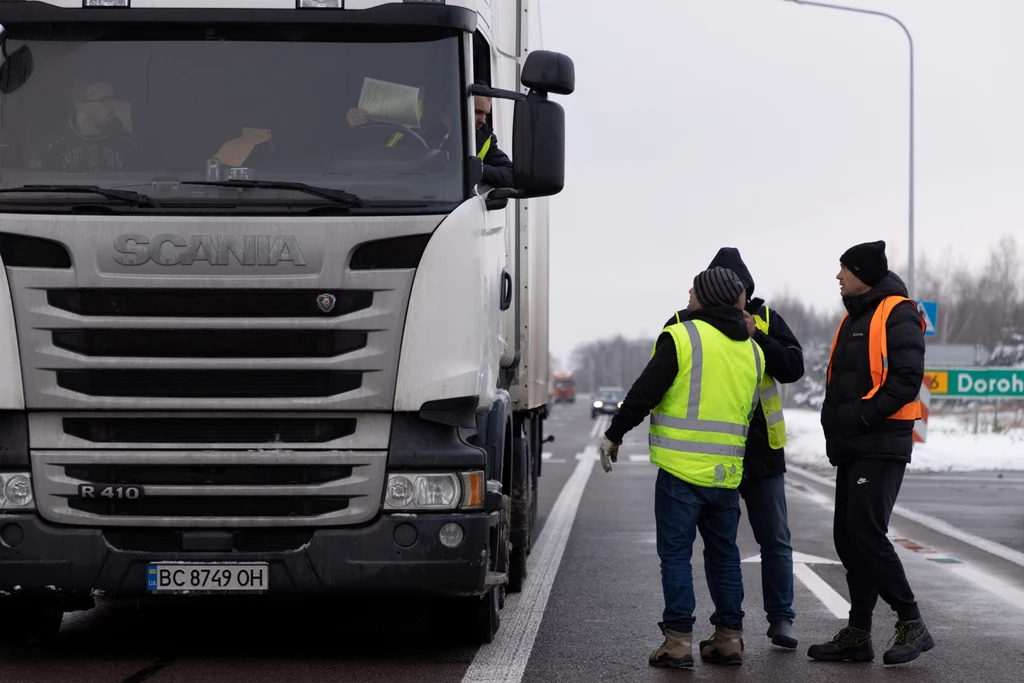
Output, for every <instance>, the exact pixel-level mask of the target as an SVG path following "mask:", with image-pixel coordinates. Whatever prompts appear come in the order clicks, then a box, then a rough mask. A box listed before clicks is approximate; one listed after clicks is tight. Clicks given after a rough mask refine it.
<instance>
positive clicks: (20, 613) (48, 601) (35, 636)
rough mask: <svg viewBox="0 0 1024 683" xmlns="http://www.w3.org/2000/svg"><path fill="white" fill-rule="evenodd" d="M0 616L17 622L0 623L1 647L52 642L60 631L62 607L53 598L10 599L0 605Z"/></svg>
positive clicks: (4, 621)
mask: <svg viewBox="0 0 1024 683" xmlns="http://www.w3.org/2000/svg"><path fill="white" fill-rule="evenodd" d="M0 613H2V614H12V615H17V619H5V620H3V621H2V622H0V643H19V642H27V641H33V640H38V641H47V640H51V639H52V638H54V637H55V636H56V635H57V632H58V631H60V625H61V622H62V621H63V620H64V606H63V604H62V603H61V602H60V601H59V600H56V599H52V598H11V599H7V600H3V601H0Z"/></svg>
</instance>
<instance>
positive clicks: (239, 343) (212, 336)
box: [52, 329, 367, 358]
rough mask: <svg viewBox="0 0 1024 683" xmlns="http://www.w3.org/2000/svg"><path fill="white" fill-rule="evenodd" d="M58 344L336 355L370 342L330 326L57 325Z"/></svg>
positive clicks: (175, 354) (142, 350)
mask: <svg viewBox="0 0 1024 683" xmlns="http://www.w3.org/2000/svg"><path fill="white" fill-rule="evenodd" d="M52 334H53V345H54V346H56V347H57V348H58V349H65V350H67V351H71V352H73V353H78V354H81V355H83V356H97V357H111V356H123V357H125V358H331V357H332V356H341V355H343V354H346V353H351V352H353V351H358V350H359V349H361V348H364V347H365V346H366V339H367V335H366V333H365V332H335V331H331V330H205V329H204V330H116V329H115V330H94V329H84V330H54V331H53V333H52Z"/></svg>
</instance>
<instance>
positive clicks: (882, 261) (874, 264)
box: [839, 240, 889, 287]
mask: <svg viewBox="0 0 1024 683" xmlns="http://www.w3.org/2000/svg"><path fill="white" fill-rule="evenodd" d="M839 262H840V263H841V264H843V265H844V266H846V267H847V268H849V269H850V270H851V271H852V272H853V274H854V275H856V276H857V278H858V279H860V281H861V282H863V283H864V284H866V285H867V286H868V287H874V286H875V285H877V284H878V283H879V282H881V281H882V278H884V277H885V276H886V275H888V274H889V261H888V259H886V258H885V242H884V241H882V240H879V241H877V242H865V243H863V244H858V245H856V246H853V247H850V248H849V249H847V250H846V251H845V252H844V253H843V255H842V256H840V257H839Z"/></svg>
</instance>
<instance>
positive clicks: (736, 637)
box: [700, 626, 743, 664]
mask: <svg viewBox="0 0 1024 683" xmlns="http://www.w3.org/2000/svg"><path fill="white" fill-rule="evenodd" d="M741 652H743V629H739V630H737V631H734V630H732V629H731V628H725V627H724V626H716V627H715V635H713V636H712V637H711V640H702V641H701V642H700V658H701V659H703V660H704V661H705V662H708V663H710V664H742V663H743V655H742V654H740V653H741Z"/></svg>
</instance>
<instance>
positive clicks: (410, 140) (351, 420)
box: [0, 0, 575, 642]
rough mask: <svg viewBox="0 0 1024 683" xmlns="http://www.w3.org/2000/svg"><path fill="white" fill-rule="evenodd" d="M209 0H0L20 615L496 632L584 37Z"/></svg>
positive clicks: (477, 20) (465, 21)
mask: <svg viewBox="0 0 1024 683" xmlns="http://www.w3.org/2000/svg"><path fill="white" fill-rule="evenodd" d="M183 4H186V5H187V4H190V3H180V2H174V1H172V0H167V1H166V2H162V1H161V0H14V1H11V2H3V3H0V43H2V47H3V50H2V55H3V57H2V63H0V114H2V116H0V220H2V222H0V377H2V381H0V609H3V610H4V611H7V610H17V613H18V614H20V615H22V620H21V621H20V623H17V624H14V623H13V622H12V623H11V624H7V625H4V626H0V637H14V636H16V635H19V634H20V635H22V636H33V637H35V636H40V637H42V636H47V635H52V634H53V633H55V632H56V631H57V629H58V628H59V626H60V623H61V618H62V616H63V614H64V613H65V612H68V611H74V610H80V609H88V608H90V607H91V606H92V605H93V603H94V598H95V596H97V595H104V596H109V597H115V598H116V597H134V596H140V595H154V596H159V595H164V594H190V595H201V594H206V593H218V594H223V593H243V594H259V595H262V594H320V593H341V594H344V593H353V594H356V593H358V594H366V593H368V592H370V593H373V592H377V593H382V594H414V595H424V596H431V597H441V598H445V599H449V600H451V601H452V603H453V605H454V609H459V610H464V613H465V618H464V620H463V621H464V623H465V624H466V628H467V632H468V633H469V634H471V636H472V637H473V638H475V639H476V640H478V641H484V642H485V641H487V640H490V638H491V637H493V635H494V633H495V632H496V630H497V628H498V624H499V620H500V608H501V605H502V603H503V600H504V595H505V593H506V592H507V591H516V590H520V589H521V588H522V585H523V582H524V581H525V580H526V557H527V555H528V554H529V552H530V547H531V544H532V541H533V537H534V535H535V533H534V521H535V518H536V487H537V477H538V476H539V473H540V448H541V444H542V443H543V441H544V436H543V420H544V418H545V417H546V409H547V405H546V404H547V378H548V367H547V355H546V354H547V325H546V322H547V280H546V277H547V275H546V273H547V264H546V259H547V231H548V223H547V197H550V196H552V195H555V194H557V193H558V192H560V191H561V189H562V186H563V183H564V126H565V119H564V113H563V110H562V108H561V106H560V105H559V104H558V103H557V102H555V101H554V100H553V99H552V96H553V95H568V94H571V93H572V91H573V89H574V87H575V86H574V82H575V75H574V67H573V64H572V61H571V60H570V59H569V58H568V57H566V56H565V55H561V54H559V53H555V52H547V51H544V50H541V49H537V48H539V47H540V46H539V45H535V44H534V43H531V42H530V41H535V40H536V37H537V35H538V31H537V30H536V25H535V22H536V19H535V18H532V17H531V12H530V8H531V7H536V0H530V1H529V2H527V1H522V2H517V1H516V0H490V1H488V0H447V2H442V3H437V2H394V1H392V2H388V1H386V0H252V1H251V2H249V3H246V2H237V1H234V0H209V1H208V2H203V3H192V4H196V5H197V6H196V7H183V6H182V5H183ZM198 5H201V6H198ZM532 14H536V13H535V12H534V13H532ZM481 98H482V99H481ZM480 102H485V103H486V104H488V105H492V108H491V109H490V112H489V113H486V115H485V116H483V117H482V122H481V117H480V116H479V111H478V109H479V108H480V107H479V106H478V103H480ZM484 108H485V109H486V108H487V107H484ZM478 123H479V124H480V125H479V126H478ZM490 131H493V137H491V136H490V135H488V132H490ZM481 139H486V140H488V145H490V146H496V147H500V148H503V149H504V151H505V152H506V153H507V155H508V156H509V157H511V172H510V176H511V178H512V182H511V183H510V184H509V186H506V187H492V186H489V185H487V184H486V183H485V182H484V178H485V173H484V165H485V162H486V160H487V159H488V158H490V157H489V156H488V154H487V153H486V152H485V150H483V149H482V147H483V146H484V145H482V144H481V143H480V142H479V141H480V140H481ZM15 626H16V628H17V631H18V633H16V634H15V633H13V629H14V628H15Z"/></svg>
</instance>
